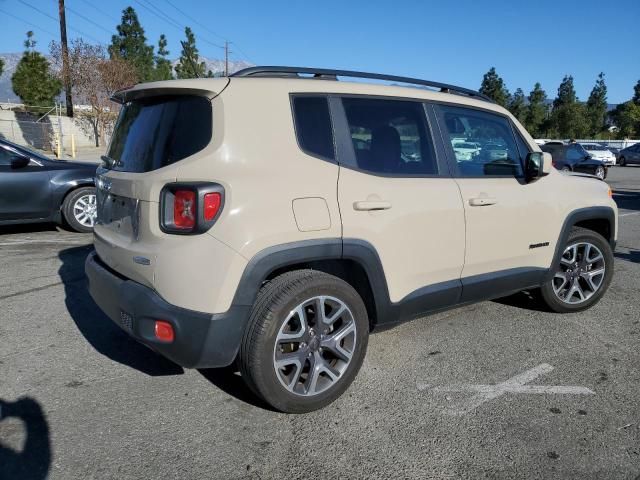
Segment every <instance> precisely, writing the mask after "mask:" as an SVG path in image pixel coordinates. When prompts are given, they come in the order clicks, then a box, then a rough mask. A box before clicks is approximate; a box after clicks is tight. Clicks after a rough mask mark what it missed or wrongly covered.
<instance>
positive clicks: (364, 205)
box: [353, 201, 391, 211]
mask: <svg viewBox="0 0 640 480" xmlns="http://www.w3.org/2000/svg"><path fill="white" fill-rule="evenodd" d="M390 208H391V203H390V202H382V201H375V202H374V201H360V202H353V209H354V210H359V211H371V210H389V209H390Z"/></svg>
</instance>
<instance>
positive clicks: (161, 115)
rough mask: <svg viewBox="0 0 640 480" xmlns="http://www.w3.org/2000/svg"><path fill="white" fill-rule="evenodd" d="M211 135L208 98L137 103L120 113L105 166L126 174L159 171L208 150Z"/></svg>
mask: <svg viewBox="0 0 640 480" xmlns="http://www.w3.org/2000/svg"><path fill="white" fill-rule="evenodd" d="M211 132H212V114H211V102H210V101H209V99H207V98H205V97H198V96H192V95H181V96H160V97H151V98H145V99H140V100H134V101H132V102H129V103H127V104H126V105H125V106H124V107H123V108H122V111H121V112H120V116H119V117H118V122H117V123H116V126H115V130H114V133H113V137H112V139H111V144H110V145H109V151H108V152H107V157H108V158H107V159H106V160H107V165H106V166H107V168H111V169H113V170H120V171H125V172H148V171H151V170H156V169H158V168H161V167H164V166H166V165H170V164H172V163H174V162H177V161H179V160H182V159H184V158H186V157H189V156H191V155H193V154H194V153H197V152H199V151H200V150H202V149H203V148H205V147H206V146H207V145H208V144H209V142H210V141H211V135H212V133H211Z"/></svg>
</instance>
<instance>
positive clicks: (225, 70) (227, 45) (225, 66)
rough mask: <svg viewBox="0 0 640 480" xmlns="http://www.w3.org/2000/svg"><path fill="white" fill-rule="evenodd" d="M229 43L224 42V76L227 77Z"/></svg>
mask: <svg viewBox="0 0 640 480" xmlns="http://www.w3.org/2000/svg"><path fill="white" fill-rule="evenodd" d="M229 43H230V42H227V41H226V40H225V41H224V76H225V77H228V76H229V54H230V53H231V50H229Z"/></svg>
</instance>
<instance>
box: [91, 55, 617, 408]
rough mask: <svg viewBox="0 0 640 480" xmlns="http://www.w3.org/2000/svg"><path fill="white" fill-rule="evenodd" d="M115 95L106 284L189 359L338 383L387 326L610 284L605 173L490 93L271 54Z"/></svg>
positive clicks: (99, 238) (118, 302)
mask: <svg viewBox="0 0 640 480" xmlns="http://www.w3.org/2000/svg"><path fill="white" fill-rule="evenodd" d="M338 77H344V78H347V77H349V78H356V77H362V78H367V79H378V80H385V81H387V82H391V83H394V84H399V83H402V84H406V85H410V84H412V85H414V86H413V87H409V86H397V85H381V84H374V83H373V82H371V83H356V82H345V81H337V78H338ZM416 86H417V87H418V88H416ZM114 99H115V100H116V101H118V102H120V103H122V104H123V108H122V111H121V114H120V117H119V120H118V122H117V125H116V128H115V131H114V134H113V138H112V140H111V144H110V146H109V150H108V155H107V156H106V157H104V159H103V160H104V166H102V167H100V168H99V169H98V173H97V187H98V204H99V206H98V219H97V225H96V227H95V230H94V236H95V253H92V254H91V255H90V256H89V257H88V259H87V262H86V271H87V275H88V278H89V282H90V291H91V295H92V297H93V298H94V299H95V301H96V302H97V303H98V305H99V306H100V307H101V308H102V309H103V310H104V311H105V312H106V313H107V314H108V316H109V317H110V318H111V319H112V320H114V321H115V322H116V323H117V324H118V325H119V326H120V327H121V328H123V329H124V330H125V331H126V332H128V333H129V334H130V335H131V336H133V337H134V338H136V339H137V340H139V341H140V342H142V343H144V344H145V345H147V346H149V347H151V348H152V349H153V350H155V351H157V352H159V353H161V354H162V355H164V356H166V357H168V358H169V359H171V360H173V361H174V362H176V363H178V364H180V365H183V366H185V367H193V368H205V367H223V366H228V365H231V364H232V363H233V362H237V365H238V366H239V369H240V371H241V373H242V376H243V377H244V379H245V380H246V382H247V383H248V385H249V386H250V387H251V389H252V390H253V391H254V392H255V393H256V394H257V395H259V396H260V397H262V398H263V399H264V400H266V401H267V402H268V403H269V404H271V405H272V406H273V407H275V408H276V409H279V410H282V411H285V412H307V411H310V410H314V409H317V408H321V407H323V406H325V405H327V404H328V403H330V402H331V401H333V400H334V399H336V398H337V397H338V396H340V395H341V394H342V393H343V392H344V391H345V390H346V389H347V388H348V386H349V384H350V383H351V381H352V380H353V379H354V377H355V376H356V374H357V372H358V369H359V368H360V365H361V364H362V361H363V358H364V355H365V351H366V348H367V338H368V335H369V333H370V332H371V331H372V330H375V329H376V328H379V327H381V326H387V325H390V324H395V323H398V322H402V321H404V320H409V319H412V318H417V317H421V316H424V315H425V314H427V313H429V312H434V311H439V310H443V309H446V308H451V307H454V306H457V305H462V304H468V303H471V302H478V301H482V300H487V299H491V298H496V297H500V296H504V295H507V294H510V293H513V292H517V291H519V290H523V289H539V291H540V294H541V297H542V298H543V299H544V301H545V302H546V304H547V305H548V306H549V308H550V309H552V310H554V311H556V312H576V311H580V310H583V309H586V308H588V307H590V306H592V305H593V304H594V303H596V302H597V301H598V300H599V299H600V298H601V297H602V295H603V294H604V293H605V291H606V289H607V287H608V285H609V283H610V281H611V277H612V274H613V254H612V247H613V246H614V245H615V241H616V234H617V210H616V205H615V203H614V202H613V201H612V199H611V198H610V190H609V189H608V187H607V185H606V184H605V183H604V182H602V181H600V180H598V179H597V178H595V177H588V176H577V175H566V174H563V173H560V172H558V171H556V170H555V169H553V168H552V167H551V158H550V156H549V155H548V154H546V153H542V152H541V151H540V149H539V148H538V146H537V145H536V144H535V143H534V141H533V140H532V138H531V137H530V136H529V134H528V133H527V132H526V130H525V129H524V128H523V127H522V125H520V123H518V121H517V120H516V119H515V118H514V117H513V116H512V115H511V114H510V113H509V112H507V111H506V110H505V109H504V108H502V107H500V106H498V105H496V104H494V103H492V102H491V101H490V100H489V99H487V98H485V97H483V96H482V95H481V94H479V93H477V92H474V91H471V90H467V89H463V88H458V87H455V86H452V85H445V84H439V83H435V82H428V81H424V80H417V79H409V78H402V77H395V76H384V75H377V74H368V73H361V72H345V71H334V70H320V69H308V68H291V67H254V68H250V69H247V70H244V71H241V72H238V73H237V74H235V75H233V76H232V77H230V78H217V79H194V80H177V81H166V82H155V83H146V84H141V85H137V86H135V87H133V88H131V89H127V90H124V91H121V92H118V93H117V94H116V95H115V97H114Z"/></svg>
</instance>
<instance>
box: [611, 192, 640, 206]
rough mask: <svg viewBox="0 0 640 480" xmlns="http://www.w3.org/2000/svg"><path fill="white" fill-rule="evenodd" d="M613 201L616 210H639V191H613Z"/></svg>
mask: <svg viewBox="0 0 640 480" xmlns="http://www.w3.org/2000/svg"><path fill="white" fill-rule="evenodd" d="M613 200H614V201H615V202H616V204H617V205H618V208H621V209H625V210H640V190H614V192H613Z"/></svg>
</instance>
